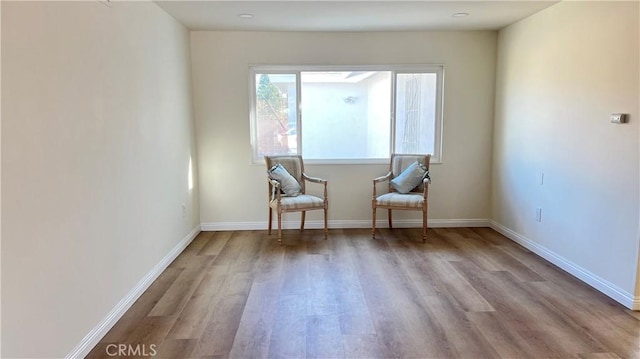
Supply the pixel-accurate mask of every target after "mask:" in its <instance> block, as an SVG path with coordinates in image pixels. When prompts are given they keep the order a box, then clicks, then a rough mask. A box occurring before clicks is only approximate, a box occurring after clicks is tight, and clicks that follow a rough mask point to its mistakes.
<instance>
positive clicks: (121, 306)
mask: <svg viewBox="0 0 640 359" xmlns="http://www.w3.org/2000/svg"><path fill="white" fill-rule="evenodd" d="M198 233H200V226H196V227H195V228H194V229H193V230H192V231H191V232H189V234H187V235H186V237H184V238H183V239H182V240H181V241H180V242H179V243H178V244H177V245H176V246H175V247H173V249H172V250H171V251H170V252H169V253H167V255H166V256H164V258H162V260H161V261H160V262H159V263H158V264H156V265H155V266H154V267H153V268H152V269H151V271H149V273H147V275H145V276H144V277H143V278H142V279H141V280H140V281H139V282H138V284H136V286H135V287H133V289H131V291H129V293H128V294H127V295H126V296H125V297H124V298H122V299H121V300H120V302H118V304H116V306H115V307H113V309H111V311H110V312H109V314H107V316H106V317H105V318H104V319H102V320H101V321H100V323H98V325H96V326H95V328H93V329H92V330H91V331H90V332H89V334H87V335H86V336H85V337H84V338H83V339H82V340H81V341H80V343H79V344H78V345H77V346H76V347H75V348H73V350H72V351H71V353H69V354H68V355H67V356H66V357H67V358H84V357H85V356H87V354H89V352H90V351H91V349H93V347H95V346H96V344H98V342H99V341H100V339H102V337H104V336H105V334H107V332H108V331H109V330H110V329H111V328H112V327H113V326H114V325H115V324H116V323H117V322H118V320H120V318H122V316H123V315H124V313H126V311H127V310H128V309H129V308H130V307H131V306H132V305H133V303H135V301H136V300H138V298H139V297H140V296H141V295H142V293H144V291H145V290H147V288H149V286H151V284H152V283H153V281H155V280H156V278H158V276H160V274H162V272H164V270H165V269H166V268H167V267H168V266H169V264H171V262H173V260H174V259H176V257H177V256H178V255H179V254H180V253H182V251H183V250H184V249H185V248H187V246H188V245H189V243H191V241H192V240H193V239H194V238H196V236H197V235H198Z"/></svg>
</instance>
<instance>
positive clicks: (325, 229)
mask: <svg viewBox="0 0 640 359" xmlns="http://www.w3.org/2000/svg"><path fill="white" fill-rule="evenodd" d="M328 236H329V226H328V225H327V207H324V239H325V240H326V239H327V237H328Z"/></svg>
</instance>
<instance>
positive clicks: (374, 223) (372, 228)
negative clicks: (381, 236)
mask: <svg viewBox="0 0 640 359" xmlns="http://www.w3.org/2000/svg"><path fill="white" fill-rule="evenodd" d="M371 218H373V219H372V221H371V238H373V239H376V207H373V215H372V216H371Z"/></svg>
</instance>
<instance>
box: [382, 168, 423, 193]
mask: <svg viewBox="0 0 640 359" xmlns="http://www.w3.org/2000/svg"><path fill="white" fill-rule="evenodd" d="M425 178H427V179H429V170H427V167H425V165H423V164H422V163H420V162H418V161H415V162H414V163H412V164H410V165H409V167H407V168H406V169H405V170H404V171H402V173H400V175H399V176H398V177H396V178H394V179H392V180H391V186H393V188H394V189H395V190H396V191H398V193H409V192H411V191H412V190H413V189H414V188H416V187H418V186H419V185H420V184H421V183H422V181H423V180H424V179H425ZM429 180H430V179H429Z"/></svg>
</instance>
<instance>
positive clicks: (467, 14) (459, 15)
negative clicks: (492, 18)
mask: <svg viewBox="0 0 640 359" xmlns="http://www.w3.org/2000/svg"><path fill="white" fill-rule="evenodd" d="M451 16H453V17H465V16H469V13H468V12H457V13H455V14H453V15H451Z"/></svg>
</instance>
